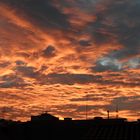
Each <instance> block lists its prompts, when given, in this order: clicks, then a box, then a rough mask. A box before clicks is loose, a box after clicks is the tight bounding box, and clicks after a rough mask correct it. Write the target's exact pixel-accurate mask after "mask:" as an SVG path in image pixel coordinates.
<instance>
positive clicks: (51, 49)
mask: <svg viewBox="0 0 140 140" xmlns="http://www.w3.org/2000/svg"><path fill="white" fill-rule="evenodd" d="M42 55H43V56H44V57H53V56H55V55H56V50H55V47H53V46H51V45H50V46H48V47H47V48H46V49H44V50H43V51H42Z"/></svg>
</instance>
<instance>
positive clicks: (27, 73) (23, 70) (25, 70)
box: [15, 65, 39, 78]
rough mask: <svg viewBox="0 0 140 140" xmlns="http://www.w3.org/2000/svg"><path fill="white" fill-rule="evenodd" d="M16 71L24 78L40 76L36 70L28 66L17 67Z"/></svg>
mask: <svg viewBox="0 0 140 140" xmlns="http://www.w3.org/2000/svg"><path fill="white" fill-rule="evenodd" d="M15 71H16V73H18V74H19V75H21V76H23V77H30V78H37V77H38V75H39V73H38V72H37V71H36V68H34V67H31V66H26V65H25V66H24V65H18V66H16V68H15Z"/></svg>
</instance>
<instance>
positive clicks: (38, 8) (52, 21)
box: [1, 0, 69, 29]
mask: <svg viewBox="0 0 140 140" xmlns="http://www.w3.org/2000/svg"><path fill="white" fill-rule="evenodd" d="M1 3H4V4H7V5H9V6H10V7H12V8H14V9H17V11H20V14H21V15H23V16H25V17H26V19H27V20H29V21H30V22H32V23H33V24H35V25H37V26H40V27H42V28H44V29H45V28H46V27H53V28H61V29H66V28H68V27H69V24H68V22H67V17H66V16H65V15H64V14H63V13H61V12H60V11H59V10H58V9H57V8H55V7H54V6H53V5H52V3H51V1H45V0H40V1H38V0H28V1H27V0H23V1H22V2H20V1H18V0H13V1H10V0H2V1H1Z"/></svg>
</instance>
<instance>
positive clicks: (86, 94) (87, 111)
mask: <svg viewBox="0 0 140 140" xmlns="http://www.w3.org/2000/svg"><path fill="white" fill-rule="evenodd" d="M87 102H88V93H87V94H86V110H85V111H86V120H87V119H88V105H87Z"/></svg>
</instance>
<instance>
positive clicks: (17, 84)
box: [0, 74, 30, 88]
mask: <svg viewBox="0 0 140 140" xmlns="http://www.w3.org/2000/svg"><path fill="white" fill-rule="evenodd" d="M0 80H1V81H0V88H24V87H26V86H29V85H30V84H29V83H26V82H25V81H24V80H23V79H22V78H20V77H18V76H16V75H12V74H11V75H4V76H1V77H0Z"/></svg>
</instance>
